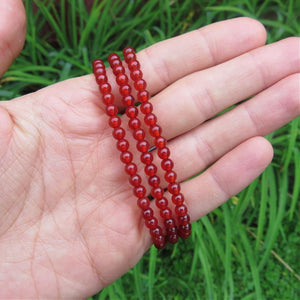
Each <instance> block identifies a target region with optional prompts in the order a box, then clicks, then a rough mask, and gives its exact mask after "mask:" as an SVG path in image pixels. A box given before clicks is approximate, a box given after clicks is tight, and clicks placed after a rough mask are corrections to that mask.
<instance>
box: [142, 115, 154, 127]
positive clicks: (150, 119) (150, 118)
mask: <svg viewBox="0 0 300 300" xmlns="http://www.w3.org/2000/svg"><path fill="white" fill-rule="evenodd" d="M144 121H145V123H146V124H147V125H148V126H153V125H155V124H156V121H157V118H156V116H155V115H154V114H152V113H150V114H146V115H145V117H144Z"/></svg>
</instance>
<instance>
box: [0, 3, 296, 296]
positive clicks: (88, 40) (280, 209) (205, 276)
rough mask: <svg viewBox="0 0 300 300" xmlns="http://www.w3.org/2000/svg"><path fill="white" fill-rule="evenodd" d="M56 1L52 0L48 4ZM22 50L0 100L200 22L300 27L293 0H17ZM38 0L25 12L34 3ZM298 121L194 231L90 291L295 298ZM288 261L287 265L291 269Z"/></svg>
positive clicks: (276, 34)
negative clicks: (266, 161) (263, 166)
mask: <svg viewBox="0 0 300 300" xmlns="http://www.w3.org/2000/svg"><path fill="white" fill-rule="evenodd" d="M55 2H56V4H55ZM24 3H25V6H26V10H27V18H28V32H27V38H26V45H25V49H24V50H23V52H22V54H21V55H20V56H19V58H18V59H17V61H16V62H15V63H14V64H13V66H12V67H11V68H10V70H9V71H8V72H7V73H6V74H5V75H4V76H3V78H2V79H1V80H0V84H1V89H0V99H2V100H6V99H11V98H14V97H17V96H19V95H23V94H26V93H29V92H32V91H35V90H37V89H39V88H41V87H44V86H47V85H50V84H52V83H55V82H57V81H60V80H64V79H67V78H71V77H75V76H80V75H84V74H86V73H90V72H91V61H92V59H94V58H96V57H107V55H108V54H109V53H110V52H113V51H116V50H119V52H120V51H121V50H122V49H123V48H124V47H125V46H127V45H132V46H133V47H135V48H136V49H137V50H140V49H143V48H145V47H147V46H149V45H151V44H153V43H156V42H158V41H161V40H164V39H166V38H169V37H173V36H175V35H179V34H182V33H185V32H188V31H191V30H193V29H196V28H199V27H201V26H205V25H207V24H210V23H213V22H216V21H220V20H225V19H230V18H234V17H237V16H247V17H252V18H255V19H258V20H259V21H261V22H262V23H263V24H264V25H265V26H266V28H267V31H268V43H270V42H274V41H277V40H280V39H283V38H285V37H288V36H299V35H300V21H299V17H300V15H299V12H300V4H299V3H300V2H299V1H297V0H286V1H285V0H266V1H261V0H241V1H236V0H224V1H221V0H220V1H218V0H203V1H201V0H198V1H196V0H191V1H187V0H186V1H176V0H150V1H141V0H136V1H133V0H128V1H111V0H103V1H97V0H95V1H94V2H93V5H92V7H91V9H90V12H88V10H87V9H86V6H85V4H84V1H83V0H78V1H72V0H68V1H67V0H60V1H54V0H48V1H42V0H34V1H31V0H24ZM34 5H35V7H37V8H38V9H35V10H36V12H35V13H33V10H34V9H33V8H32V7H33V6H34ZM299 130H300V120H299V118H297V119H295V120H294V121H292V122H291V123H289V124H287V125H286V126H284V127H283V128H281V129H279V130H277V131H276V132H274V133H272V134H270V135H269V136H268V137H267V138H268V139H269V140H270V141H271V143H272V145H273V146H274V150H275V156H274V159H273V162H272V163H271V165H270V166H269V167H268V168H267V170H266V171H265V172H264V173H263V175H262V176H260V177H259V178H258V179H256V180H255V181H254V182H253V183H252V184H251V185H250V186H249V187H248V188H246V189H245V190H244V191H242V192H241V193H240V194H239V195H237V196H236V197H233V198H232V199H230V200H229V201H228V202H227V203H226V204H224V205H222V206H221V207H220V208H218V209H216V210H214V211H213V212H212V213H210V214H209V215H207V216H205V217H203V218H202V219H201V220H199V221H198V222H196V223H194V224H193V234H192V237H191V238H190V239H189V240H187V241H184V242H180V243H179V244H178V245H175V246H174V247H168V248H167V249H165V250H164V251H161V252H157V251H156V249H155V248H151V249H150V250H149V252H148V253H146V254H145V256H144V257H143V259H142V260H141V261H140V262H139V263H138V265H137V266H135V267H134V268H133V269H132V270H130V271H129V272H128V273H127V274H125V275H124V276H123V277H122V278H120V279H119V280H118V281H116V282H115V283H114V284H112V285H110V286H109V287H107V288H105V289H104V290H103V291H102V292H101V293H99V294H98V295H95V296H94V297H93V298H94V299H244V300H250V299H280V300H282V299H300V277H299V275H297V274H300V259H299V250H300V222H299V219H300V207H299V194H300V159H299V157H300V156H299V154H300V135H299ZM289 267H290V268H292V270H291V269H289Z"/></svg>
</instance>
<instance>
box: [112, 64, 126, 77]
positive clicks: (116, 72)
mask: <svg viewBox="0 0 300 300" xmlns="http://www.w3.org/2000/svg"><path fill="white" fill-rule="evenodd" d="M124 72H125V69H124V67H123V66H116V67H114V68H113V73H114V75H115V76H117V75H119V74H124Z"/></svg>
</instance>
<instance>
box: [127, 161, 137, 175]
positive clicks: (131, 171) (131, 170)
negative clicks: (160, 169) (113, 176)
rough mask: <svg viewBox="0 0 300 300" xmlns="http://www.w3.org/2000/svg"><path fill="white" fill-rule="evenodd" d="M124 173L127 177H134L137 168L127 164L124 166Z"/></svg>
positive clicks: (134, 165)
mask: <svg viewBox="0 0 300 300" xmlns="http://www.w3.org/2000/svg"><path fill="white" fill-rule="evenodd" d="M125 172H126V173H127V174H128V175H134V174H135V173H136V172H137V166H136V164H135V163H128V164H127V165H126V166H125Z"/></svg>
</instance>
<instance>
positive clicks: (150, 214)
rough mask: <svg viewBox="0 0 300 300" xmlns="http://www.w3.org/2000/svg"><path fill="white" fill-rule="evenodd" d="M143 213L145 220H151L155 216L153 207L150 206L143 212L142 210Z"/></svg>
mask: <svg viewBox="0 0 300 300" xmlns="http://www.w3.org/2000/svg"><path fill="white" fill-rule="evenodd" d="M142 215H143V218H144V219H145V220H150V219H152V217H153V210H152V208H151V207H148V208H147V209H145V210H144V211H143V212H142Z"/></svg>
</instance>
